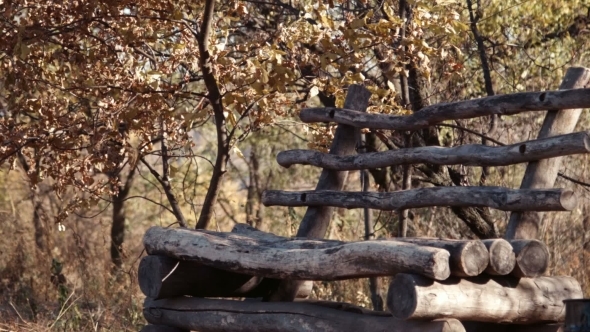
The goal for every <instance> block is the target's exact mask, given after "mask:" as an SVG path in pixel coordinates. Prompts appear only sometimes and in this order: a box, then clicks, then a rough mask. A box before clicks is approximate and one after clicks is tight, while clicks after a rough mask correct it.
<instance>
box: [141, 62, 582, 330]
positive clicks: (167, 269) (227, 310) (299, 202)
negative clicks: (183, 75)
mask: <svg viewBox="0 0 590 332" xmlns="http://www.w3.org/2000/svg"><path fill="white" fill-rule="evenodd" d="M589 78H590V70H588V69H585V68H580V67H576V68H570V70H569V71H568V73H567V74H566V77H565V79H564V83H563V84H562V86H561V89H562V90H558V91H547V92H530V93H517V94H510V95H503V96H495V97H488V98H481V99H476V100H469V101H462V102H455V103H447V104H438V105H433V106H429V107H427V108H425V109H423V110H421V111H419V112H416V113H414V114H412V115H409V116H390V115H382V114H367V113H365V112H364V111H365V109H366V107H367V104H368V99H369V92H368V91H367V90H366V89H365V88H364V87H362V86H359V85H353V86H351V87H349V90H348V95H347V98H346V101H345V105H344V108H343V109H337V108H314V109H305V110H303V111H302V112H301V115H300V117H301V119H302V120H303V121H304V122H332V121H333V122H337V123H338V128H337V130H336V135H335V139H334V142H333V144H332V147H331V149H330V153H320V152H316V151H306V150H292V151H284V152H281V153H280V154H279V155H278V157H277V159H278V162H279V163H280V164H281V165H283V166H285V167H289V166H291V165H294V164H307V165H314V166H317V167H322V168H323V171H322V174H321V176H320V179H319V181H318V185H317V187H316V190H315V191H300V192H285V191H274V190H273V191H266V192H265V193H264V195H263V203H264V204H265V205H283V206H308V210H307V212H306V214H305V216H304V218H303V220H302V223H301V226H300V229H299V232H298V233H297V237H296V238H285V237H280V236H276V235H273V234H269V233H265V232H262V231H259V230H256V229H254V228H252V227H249V226H247V225H245V224H238V225H236V226H235V227H234V229H233V230H232V232H229V233H224V232H212V231H205V230H189V229H182V228H174V229H172V228H162V227H152V228H150V229H149V230H148V231H147V232H146V234H145V237H144V245H145V249H146V251H147V253H148V254H149V255H148V256H145V257H143V258H142V261H141V263H140V266H139V285H140V288H141V290H142V291H143V293H144V294H145V295H146V296H147V299H146V301H145V304H144V311H143V312H144V316H145V318H146V320H147V321H148V322H149V323H150V324H152V325H147V326H145V327H144V328H143V330H142V331H144V332H149V331H187V330H196V331H201V332H206V331H427V332H429V331H437V332H439V331H466V330H467V331H557V330H559V329H560V325H559V323H561V322H563V319H564V315H565V312H564V304H563V300H566V299H576V298H581V297H582V296H583V294H582V290H581V287H580V285H579V283H578V282H577V281H576V280H575V279H573V278H571V277H566V276H543V274H544V273H545V271H546V269H547V265H548V261H549V251H548V249H547V247H546V246H545V244H543V243H542V242H540V241H538V240H535V239H534V237H536V230H537V228H538V224H539V222H540V216H539V213H541V212H542V211H570V210H572V209H574V208H575V206H576V203H577V201H576V197H575V195H574V193H573V192H572V191H570V190H564V189H553V188H552V187H553V185H554V182H555V178H556V177H557V170H558V169H559V165H560V164H559V160H560V158H559V157H561V156H566V155H573V154H582V153H588V152H590V137H589V133H588V132H578V133H571V132H572V131H573V129H574V126H575V124H576V123H577V121H578V117H579V115H580V111H581V110H580V109H581V108H587V107H590V89H586V88H584V87H585V86H586V84H587V83H588V81H589ZM541 110H550V111H549V112H548V113H547V118H546V119H545V123H544V125H543V129H542V130H541V133H540V135H539V139H537V140H532V141H528V142H523V143H519V144H513V145H508V146H497V147H492V146H485V145H466V146H458V147H453V148H443V147H416V148H405V149H399V150H392V151H387V152H375V153H364V154H358V155H356V154H355V145H356V143H357V142H358V140H357V139H358V137H359V128H372V129H390V130H417V129H422V128H426V127H428V126H431V125H435V124H438V123H440V122H442V121H445V120H452V119H466V118H473V117H479V116H487V115H492V114H517V113H520V112H524V111H541ZM558 110H559V111H558ZM547 158H553V159H550V160H551V162H549V163H544V162H545V159H547ZM523 162H528V163H529V165H528V168H527V171H526V174H525V180H524V181H523V184H522V186H521V188H520V189H508V188H502V187H431V188H420V189H410V190H404V191H398V192H390V193H377V192H343V191H342V188H343V184H344V181H345V179H346V174H347V173H346V172H347V171H350V170H362V169H368V168H377V167H385V166H391V165H400V164H412V163H430V164H437V165H455V164H463V165H468V166H497V165H510V164H515V163H523ZM428 206H455V207H482V206H484V207H491V208H495V209H501V210H504V211H513V212H514V213H513V214H512V217H511V219H510V223H509V225H508V233H507V235H506V236H505V238H504V239H485V240H451V239H434V238H394V239H380V240H367V241H358V242H342V241H334V240H324V239H322V238H323V237H324V236H325V233H326V230H327V227H328V225H329V220H330V218H331V215H332V211H333V208H334V207H345V208H371V209H381V210H398V209H408V208H416V207H428ZM375 276H390V277H392V278H391V283H390V285H389V290H388V294H387V311H385V312H378V311H371V310H367V309H364V308H360V307H356V306H354V305H352V304H347V303H337V302H329V301H313V300H306V299H305V298H306V297H308V295H309V294H310V292H311V288H312V286H313V282H312V281H313V280H341V279H352V278H365V277H375ZM212 298H217V299H212ZM219 298H246V299H245V300H235V299H234V300H232V299H219ZM261 298H262V300H261ZM277 300H278V302H277ZM500 324H501V325H500Z"/></svg>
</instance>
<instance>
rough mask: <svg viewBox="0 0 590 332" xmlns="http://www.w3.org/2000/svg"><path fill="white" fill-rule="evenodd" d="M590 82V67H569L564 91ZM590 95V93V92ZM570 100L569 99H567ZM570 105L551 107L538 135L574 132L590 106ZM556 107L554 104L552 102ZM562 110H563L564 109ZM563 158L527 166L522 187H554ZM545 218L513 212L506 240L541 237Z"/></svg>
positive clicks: (564, 82) (551, 135) (530, 213)
mask: <svg viewBox="0 0 590 332" xmlns="http://www.w3.org/2000/svg"><path fill="white" fill-rule="evenodd" d="M589 81H590V69H588V68H584V67H571V68H569V69H568V71H567V73H566V74H565V77H564V79H563V81H562V83H561V86H560V87H559V88H560V89H562V90H563V92H564V93H570V92H572V91H585V90H588V89H580V90H566V89H575V88H582V87H585V86H586V85H587V84H588V82H589ZM588 97H590V93H588ZM564 102H567V101H564ZM573 104H575V105H570V107H547V108H546V109H548V110H550V111H548V112H547V115H546V116H545V120H544V122H543V125H542V127H541V130H540V131H539V135H538V138H546V137H553V136H557V135H562V134H567V133H571V132H572V131H573V130H574V128H575V127H576V124H577V123H578V119H579V118H580V114H581V113H582V108H587V107H590V105H586V104H577V103H575V102H574V103H573ZM551 106H553V105H551ZM560 109H561V110H560ZM561 161H562V158H553V159H546V160H540V161H537V162H531V163H529V164H528V165H527V169H526V171H525V173H524V177H523V179H522V183H521V185H520V188H522V189H535V188H552V187H553V186H554V185H555V180H556V179H557V173H558V172H559V169H560V168H561ZM542 219H543V213H542V212H526V213H520V212H519V213H512V214H511V215H510V221H509V222H508V227H507V228H506V235H505V238H506V239H535V238H537V236H538V232H539V226H540V223H541V221H542Z"/></svg>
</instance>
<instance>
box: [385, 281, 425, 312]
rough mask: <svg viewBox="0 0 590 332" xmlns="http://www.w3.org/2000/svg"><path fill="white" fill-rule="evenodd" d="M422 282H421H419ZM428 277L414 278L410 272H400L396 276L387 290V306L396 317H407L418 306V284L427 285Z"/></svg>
mask: <svg viewBox="0 0 590 332" xmlns="http://www.w3.org/2000/svg"><path fill="white" fill-rule="evenodd" d="M419 283H420V284H419ZM427 283H428V279H426V278H423V279H419V278H413V277H412V275H410V274H405V273H400V274H397V275H396V276H395V278H394V279H393V280H392V281H391V284H390V285H389V290H388V291H387V307H388V308H389V311H390V312H391V313H392V314H393V316H394V317H395V318H399V319H407V318H409V317H411V316H412V314H413V313H414V312H415V311H416V308H417V306H418V294H417V292H416V289H417V287H418V286H423V287H426V286H428V285H427Z"/></svg>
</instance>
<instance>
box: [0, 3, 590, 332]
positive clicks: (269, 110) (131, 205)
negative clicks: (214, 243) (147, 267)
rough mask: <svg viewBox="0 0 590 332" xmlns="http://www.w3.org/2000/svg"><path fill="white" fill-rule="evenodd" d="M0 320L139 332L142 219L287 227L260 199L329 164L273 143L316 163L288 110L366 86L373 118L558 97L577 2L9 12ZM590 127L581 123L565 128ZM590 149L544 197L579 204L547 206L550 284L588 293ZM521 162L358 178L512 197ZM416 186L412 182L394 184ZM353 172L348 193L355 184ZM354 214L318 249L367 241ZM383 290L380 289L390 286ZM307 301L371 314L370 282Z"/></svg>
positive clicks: (452, 131) (456, 231)
mask: <svg viewBox="0 0 590 332" xmlns="http://www.w3.org/2000/svg"><path fill="white" fill-rule="evenodd" d="M0 14H1V15H0V30H1V33H0V137H2V141H1V142H0V164H1V165H0V167H1V168H0V237H1V238H2V241H0V329H5V330H17V331H21V330H27V331H137V330H138V329H139V327H140V326H142V324H144V323H145V322H144V321H143V317H142V314H141V307H142V301H143V295H142V294H141V293H140V291H139V289H138V286H137V281H136V270H137V264H138V262H139V259H140V257H141V255H142V249H143V246H142V243H141V239H142V235H143V233H144V232H145V230H146V229H147V228H148V227H150V226H153V225H163V226H169V225H172V226H171V227H178V226H186V227H197V228H208V229H214V230H219V231H229V230H230V229H231V227H232V226H233V225H234V224H235V223H245V222H247V223H249V224H251V225H253V226H255V227H257V228H259V229H262V230H264V231H269V232H273V233H275V234H279V235H284V236H293V235H294V234H295V233H296V232H297V228H298V225H299V221H300V220H301V218H302V215H303V213H304V212H305V210H304V209H300V208H280V207H272V208H265V207H264V206H263V205H262V204H261V203H260V197H261V194H262V192H263V191H264V190H265V189H287V190H306V189H313V188H314V187H315V183H316V181H317V178H318V176H319V170H318V169H315V168H313V167H303V166H293V167H291V168H289V169H284V168H281V167H280V166H278V165H277V163H276V161H275V156H276V154H277V153H278V152H279V151H282V150H286V149H295V148H312V149H318V150H323V151H325V150H326V149H327V148H328V146H329V144H330V142H331V139H332V135H333V131H334V128H335V127H334V126H332V125H326V124H317V125H309V124H303V123H301V122H300V121H299V119H298V116H297V115H298V112H299V111H300V110H301V109H302V108H305V107H312V106H322V105H323V106H342V104H343V101H344V96H345V94H346V88H347V87H348V86H349V85H351V84H364V85H365V86H366V87H367V88H368V89H370V91H371V92H372V93H373V95H372V98H371V101H370V107H369V110H368V111H369V112H375V113H386V114H400V115H401V114H409V113H411V112H416V111H419V110H420V109H421V108H422V107H424V106H426V105H429V104H434V103H439V102H450V101H457V100H465V99H471V98H478V97H482V96H490V95H494V94H505V93H512V92H518V91H538V90H555V89H557V88H558V87H559V85H560V82H561V80H562V78H563V76H564V74H565V71H566V70H567V68H568V67H570V66H574V65H579V66H589V67H590V63H589V61H590V60H589V58H588V53H589V51H588V49H589V48H588V46H589V45H590V34H589V32H590V30H589V29H590V28H589V24H590V1H588V0H569V1H558V0H545V1H534V0H519V1H516V0H438V1H437V0H424V1H421V0H399V1H397V0H380V1H373V0H356V1H355V0H330V1H308V0H250V1H239V0H219V1H212V0H209V1H200V0H177V1H167V0H164V1H153V0H145V1H140V2H137V1H127V0H125V1H95V0H76V1H74V0H66V1H59V0H48V1H44V2H37V1H29V0H11V1H6V0H5V1H2V0H0ZM542 119H543V114H542V113H538V112H536V113H525V114H522V115H517V116H505V117H501V118H499V117H488V118H482V119H473V120H462V121H453V122H448V123H444V124H441V125H439V126H437V127H435V128H433V129H431V130H427V131H420V132H416V133H411V135H410V134H409V133H398V132H385V131H372V132H367V143H366V147H364V148H366V149H367V150H368V151H384V150H387V149H399V148H403V147H405V146H409V145H412V146H419V145H440V146H455V145H459V144H468V143H477V144H480V143H482V142H483V143H484V144H498V142H501V143H503V144H510V143H516V142H520V141H524V140H528V139H534V138H536V135H537V132H538V129H539V127H540V125H541V122H542ZM588 128H590V115H589V114H588V113H587V112H585V113H583V115H582V117H581V119H580V122H579V124H578V127H577V129H576V130H578V131H579V130H587V129H588ZM587 165H588V156H587V155H581V156H571V157H566V160H565V161H564V163H563V169H562V170H561V173H560V174H561V176H560V177H559V178H558V181H557V184H556V187H564V188H572V189H574V190H575V191H576V192H577V193H578V195H579V197H580V201H581V202H582V204H581V205H580V207H579V208H578V209H576V210H575V211H573V212H571V213H570V212H568V213H565V212H560V213H547V214H546V216H545V222H544V224H543V227H542V229H541V230H540V233H539V237H540V239H541V240H543V241H545V242H546V243H547V244H548V246H549V248H550V251H551V265H550V269H549V271H548V272H549V274H551V275H572V276H574V277H576V278H577V279H578V280H579V281H580V282H581V284H582V287H583V289H584V292H585V295H586V296H588V295H590V276H589V275H588V274H589V272H588V267H589V266H590V265H589V263H590V216H588V209H589V208H590V205H589V203H590V201H589V200H588V197H589V196H588V195H589V192H588V191H589V188H590V184H588V182H590V175H589V174H588V166H587ZM524 168H525V165H514V166H506V167H493V168H489V169H488V168H484V169H482V168H477V167H463V166H452V167H448V168H447V167H434V166H432V165H416V166H414V167H390V168H384V169H376V170H370V175H371V176H370V185H371V190H375V191H394V190H400V189H402V188H408V187H423V186H432V185H478V184H479V185H499V186H506V187H512V188H517V187H518V186H519V185H520V181H521V179H522V175H523V172H524ZM404 179H406V181H404ZM360 187H361V180H360V176H359V173H358V172H351V173H350V175H349V177H348V181H347V184H346V189H347V190H358V189H359V188H360ZM465 211H466V210H460V209H458V210H457V209H456V210H451V209H449V208H442V207H441V208H429V209H415V210H411V211H408V212H406V213H399V214H398V213H397V212H395V211H392V212H378V211H375V212H374V225H373V226H374V235H375V236H377V237H390V236H397V235H398V228H399V227H398V225H399V223H400V222H404V220H405V222H406V223H407V224H408V236H437V237H447V238H477V237H482V238H483V237H493V236H502V235H503V232H504V229H505V227H506V224H507V220H508V218H509V214H507V213H504V212H500V211H493V210H488V209H479V210H477V209H476V210H473V211H471V213H465ZM364 237H365V228H364V224H363V216H362V211H361V210H345V209H339V210H337V213H336V215H335V216H334V218H333V220H332V224H331V227H330V229H329V238H332V239H340V240H361V239H363V238H364ZM384 284H385V283H384ZM312 297H314V298H320V299H331V300H336V301H347V302H352V303H355V304H357V305H361V306H365V307H372V306H373V303H372V301H371V294H370V291H369V286H368V281H367V280H359V281H342V282H319V283H316V285H315V288H314V290H313V294H312Z"/></svg>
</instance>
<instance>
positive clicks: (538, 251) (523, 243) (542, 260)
mask: <svg viewBox="0 0 590 332" xmlns="http://www.w3.org/2000/svg"><path fill="white" fill-rule="evenodd" d="M510 244H511V245H512V248H513V250H514V254H515V257H516V264H515V266H514V270H513V271H512V273H511V274H512V275H513V276H515V277H518V278H535V277H538V276H540V275H542V274H543V273H545V271H547V266H548V265H549V249H548V248H547V246H546V245H545V244H544V243H543V242H541V241H538V240H511V241H510Z"/></svg>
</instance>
